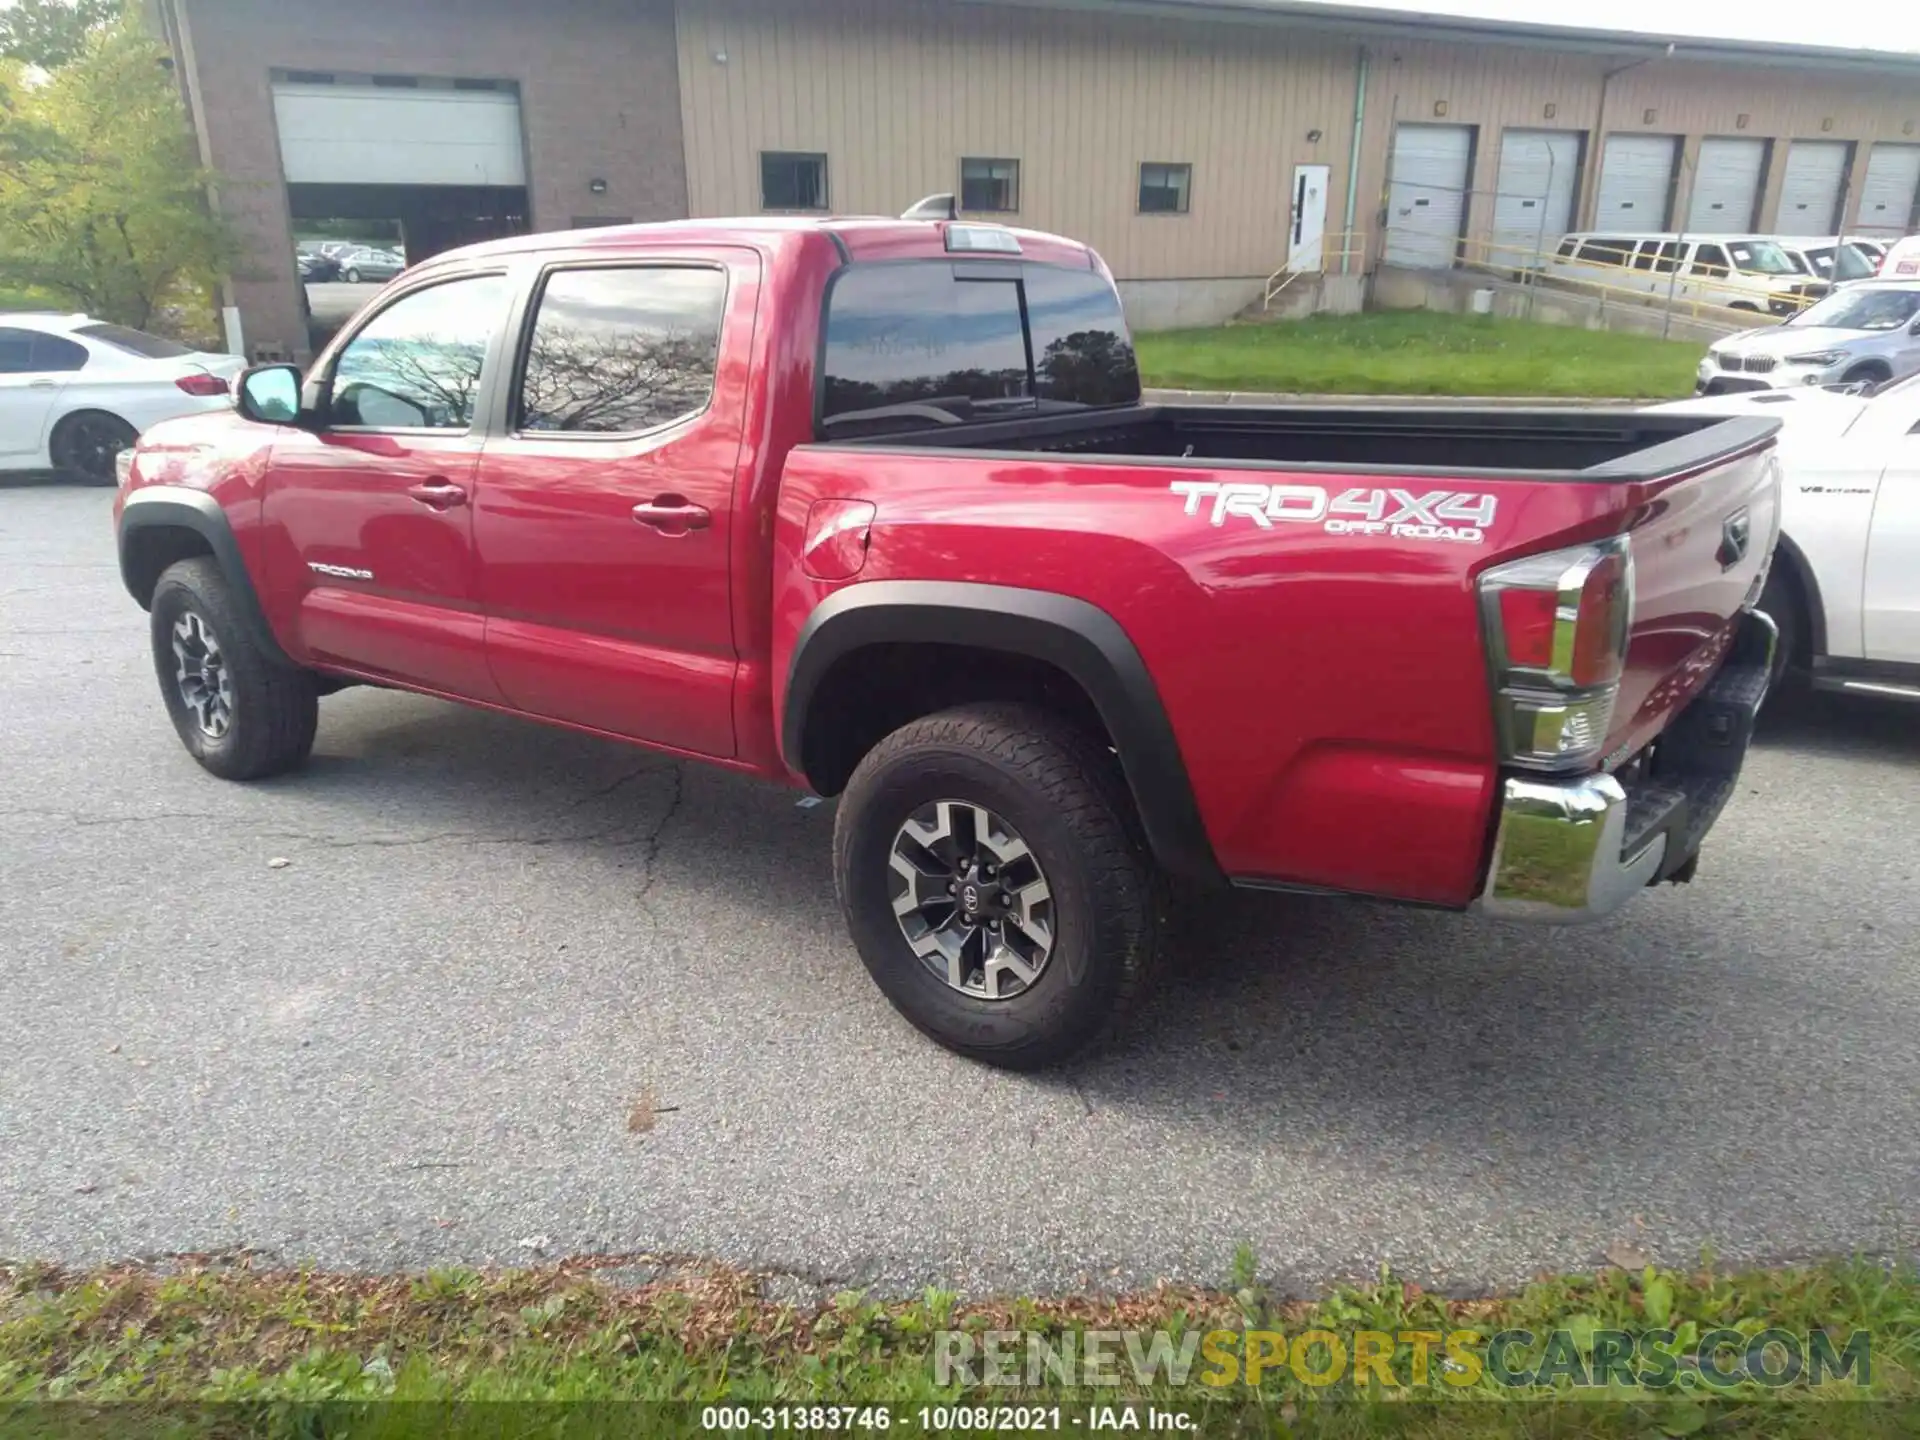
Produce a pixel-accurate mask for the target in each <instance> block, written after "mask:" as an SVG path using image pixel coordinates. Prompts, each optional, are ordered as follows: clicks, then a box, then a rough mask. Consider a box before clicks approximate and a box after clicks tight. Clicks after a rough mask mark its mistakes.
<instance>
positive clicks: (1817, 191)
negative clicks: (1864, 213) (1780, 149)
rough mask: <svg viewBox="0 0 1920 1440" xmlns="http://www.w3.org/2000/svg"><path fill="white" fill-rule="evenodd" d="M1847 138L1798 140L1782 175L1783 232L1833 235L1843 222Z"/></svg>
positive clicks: (1780, 226)
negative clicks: (1841, 202)
mask: <svg viewBox="0 0 1920 1440" xmlns="http://www.w3.org/2000/svg"><path fill="white" fill-rule="evenodd" d="M1850 148H1851V147H1849V146H1848V144H1847V142H1846V141H1844V140H1796V141H1794V142H1793V144H1792V145H1790V146H1789V147H1787V168H1786V170H1785V171H1784V172H1783V173H1782V174H1781V177H1780V219H1779V222H1778V223H1777V224H1776V225H1775V226H1774V228H1775V229H1776V230H1777V231H1778V232H1779V233H1780V234H1782V235H1831V234H1833V233H1834V227H1835V226H1836V225H1838V224H1839V223H1840V187H1841V186H1842V185H1843V184H1845V183H1846V178H1847V152H1848V150H1849V149H1850Z"/></svg>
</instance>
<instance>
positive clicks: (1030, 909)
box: [888, 800, 1054, 1000]
mask: <svg viewBox="0 0 1920 1440" xmlns="http://www.w3.org/2000/svg"><path fill="white" fill-rule="evenodd" d="M888 864H889V866H890V868H891V869H892V871H893V876H892V880H893V914H894V918H895V920H897V921H898V922H899V925H900V933H901V935H902V936H903V937H905V939H906V942H907V945H908V946H909V948H911V949H912V951H913V953H914V954H915V955H917V956H919V957H920V961H921V963H922V964H924V965H925V966H926V967H927V969H928V970H930V971H931V972H932V973H933V974H934V975H936V976H938V977H939V978H940V979H941V980H943V981H944V982H946V984H948V985H949V986H951V987H952V988H953V989H955V990H958V991H960V992H962V993H963V994H966V995H971V996H973V997H974V998H976V999H982V1000H1010V999H1012V998H1013V997H1014V996H1016V995H1019V994H1022V993H1024V992H1025V991H1027V990H1028V989H1030V988H1032V986H1033V984H1034V982H1036V981H1037V980H1038V979H1039V978H1040V975H1041V972H1042V971H1044V970H1045V969H1046V966H1047V961H1048V960H1049V959H1050V958H1051V957H1052V954H1053V944H1054V922H1053V892H1052V890H1051V889H1050V888H1049V887H1048V885H1047V877H1046V874H1045V872H1044V871H1042V870H1041V868H1040V862H1039V861H1038V860H1037V859H1036V858H1035V857H1034V854H1033V852H1032V851H1031V850H1030V849H1028V847H1027V842H1026V841H1025V840H1024V839H1022V838H1021V836H1020V833H1019V832H1018V831H1017V830H1015V829H1014V828H1013V827H1012V826H1011V825H1009V824H1008V823H1007V822H1006V821H1005V820H1004V819H1002V818H1001V817H999V816H997V815H995V814H994V813H993V812H992V811H990V810H988V809H986V808H985V807H983V806H980V805H974V804H971V803H970V802H968V801H964V800H937V801H934V802H933V803H932V804H929V805H923V806H922V807H920V809H918V810H916V811H914V813H913V814H912V815H910V816H908V817H907V819H906V822H905V823H904V824H902V825H901V827H900V829H899V830H898V831H897V832H896V833H895V835H894V839H893V850H892V854H891V855H890V857H889V860H888Z"/></svg>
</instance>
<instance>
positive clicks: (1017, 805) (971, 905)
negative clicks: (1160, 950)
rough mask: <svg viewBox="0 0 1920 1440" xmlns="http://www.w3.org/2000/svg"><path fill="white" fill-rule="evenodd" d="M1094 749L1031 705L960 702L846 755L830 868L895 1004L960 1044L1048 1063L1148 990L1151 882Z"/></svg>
mask: <svg viewBox="0 0 1920 1440" xmlns="http://www.w3.org/2000/svg"><path fill="white" fill-rule="evenodd" d="M1135 829H1136V827H1135V826H1134V825H1133V823H1132V812H1131V806H1130V804H1129V802H1128V799H1127V796H1126V791H1125V787H1124V785H1123V784H1122V783H1121V781H1120V777H1119V776H1118V774H1117V773H1116V767H1115V766H1114V764H1113V763H1112V757H1111V755H1110V754H1109V753H1108V752H1107V751H1106V750H1105V748H1104V747H1103V746H1101V745H1099V744H1097V743H1095V742H1094V741H1092V740H1090V739H1088V738H1087V737H1086V736H1084V735H1082V734H1081V733H1080V732H1079V731H1077V730H1075V729H1074V728H1072V727H1071V726H1068V725H1066V724H1063V723H1062V722H1061V721H1060V720H1058V719H1057V718H1055V717H1054V716H1053V715H1051V714H1049V713H1048V712H1046V711H1043V710H1037V709H1032V708H1029V707H1026V706H1020V705H998V704H996V705H977V706H966V707H963V708H960V709H955V710H947V711H943V712H941V713H940V714H937V715H930V716H927V717H925V718H923V719H920V720H915V721H913V722H911V723H910V724H907V725H904V726H902V727H901V728H900V729H898V730H896V731H894V732H893V734H891V735H889V736H888V737H887V738H886V739H885V740H882V741H881V742H880V743H879V744H878V745H877V746H875V747H874V748H873V750H872V751H870V752H869V753H868V754H867V756H866V758H865V759H863V760H862V761H861V762H860V765H859V767H858V768H857V769H856V770H855V771H854V773H853V778H852V779H851V780H850V781H849V782H848V785H847V790H846V794H845V795H844V796H843V797H842V799H841V802H840V810H839V815H838V818H837V820H836V822H835V825H834V837H833V840H834V846H833V848H834V877H835V885H836V888H837V889H838V892H839V897H840V904H841V908H842V909H843V910H844V912H845V913H846V917H847V925H848V928H849V929H850V930H851V931H852V934H853V940H854V944H855V945H856V946H857V947H858V949H859V951H860V958H861V960H862V961H863V962H864V963H865V964H866V967H867V970H868V972H869V973H870V974H871V975H872V976H873V978H874V981H875V983H876V984H878V985H879V986H880V988H881V990H882V991H883V992H885V994H886V996H887V998H888V999H889V1000H891V1001H892V1002H893V1004H894V1006H895V1008H896V1009H898V1010H899V1011H900V1013H901V1014H902V1015H904V1016H906V1018H907V1019H908V1020H910V1021H911V1022H913V1024H914V1025H916V1026H917V1027H918V1028H919V1029H920V1030H921V1031H922V1032H924V1033H925V1034H926V1035H928V1036H929V1037H931V1038H932V1039H934V1040H937V1041H938V1042H939V1043H940V1044H942V1045H944V1046H946V1047H947V1048H948V1049H950V1050H954V1051H957V1052H958V1053H959V1054H962V1055H966V1056H969V1057H971V1058H973V1059H976V1060H981V1061H985V1062H986V1063H988V1064H990V1065H998V1066H1002V1067H1005V1068H1007V1069H1012V1070H1032V1069H1039V1068H1041V1067H1043V1066H1047V1065H1053V1064H1057V1063H1059V1062H1061V1061H1064V1060H1066V1059H1068V1058H1069V1057H1071V1056H1073V1055H1075V1054H1076V1053H1078V1052H1080V1051H1081V1050H1083V1049H1085V1048H1086V1047H1088V1046H1089V1045H1091V1044H1094V1043H1095V1042H1097V1041H1100V1040H1102V1039H1104V1038H1106V1037H1107V1036H1109V1035H1110V1034H1112V1033H1114V1032H1115V1031H1117V1030H1118V1029H1119V1028H1120V1027H1121V1025H1123V1024H1124V1022H1125V1021H1126V1020H1127V1018H1128V1017H1129V1016H1130V1015H1131V1013H1132V1011H1133V1009H1134V1008H1135V1007H1136V1006H1137V1004H1138V1003H1139V1001H1140V1000H1141V999H1142V998H1143V996H1144V995H1145V993H1146V992H1147V990H1148V988H1149V981H1150V979H1151V976H1152V972H1153V968H1154V959H1155V955H1156V949H1157V944H1156V942H1157V933H1156V932H1157V927H1158V925H1159V921H1160V911H1161V904H1162V890H1163V886H1162V883H1161V879H1160V876H1159V875H1158V873H1157V872H1156V870H1155V868H1154V866H1153V864H1152V862H1151V860H1150V859H1149V858H1148V856H1147V854H1146V852H1145V849H1144V847H1143V846H1142V845H1141V843H1140V841H1139V839H1138V837H1137V835H1136V833H1135Z"/></svg>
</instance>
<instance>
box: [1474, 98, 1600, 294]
mask: <svg viewBox="0 0 1920 1440" xmlns="http://www.w3.org/2000/svg"><path fill="white" fill-rule="evenodd" d="M1579 183H1580V132H1579V131H1578V130H1509V131H1507V132H1506V134H1504V135H1502V136H1501V137H1500V179H1499V181H1498V182H1497V184H1496V189H1497V190H1498V192H1499V193H1498V194H1496V195H1495V196H1494V198H1493V246H1494V248H1493V254H1492V257H1491V259H1492V263H1493V264H1495V265H1502V266H1508V267H1511V268H1513V269H1516V270H1518V269H1521V268H1524V267H1526V266H1530V265H1532V264H1533V263H1534V260H1535V252H1536V250H1537V249H1544V250H1546V251H1547V252H1548V253H1549V254H1551V253H1552V251H1553V247H1554V244H1555V242H1556V241H1558V240H1559V238H1560V237H1561V236H1562V235H1564V234H1566V233H1567V231H1569V230H1571V229H1572V228H1573V195H1574V191H1575V189H1576V188H1577V187H1578V186H1579Z"/></svg>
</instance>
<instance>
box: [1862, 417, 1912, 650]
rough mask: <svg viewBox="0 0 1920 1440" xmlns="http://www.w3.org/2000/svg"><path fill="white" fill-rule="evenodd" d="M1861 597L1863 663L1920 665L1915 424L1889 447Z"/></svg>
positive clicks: (1869, 541) (1876, 503)
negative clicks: (1888, 457)
mask: <svg viewBox="0 0 1920 1440" xmlns="http://www.w3.org/2000/svg"><path fill="white" fill-rule="evenodd" d="M1888 453H1889V455H1890V457H1891V461H1892V463H1891V464H1889V465H1888V466H1887V470H1886V473H1885V474H1884V475H1882V476H1881V477H1880V489H1879V493H1878V494H1876V495H1875V496H1874V501H1873V529H1872V532H1871V533H1870V534H1869V535H1868V537H1867V576H1866V585H1865V587H1864V588H1863V590H1862V593H1861V597H1860V602H1861V603H1860V608H1861V612H1862V617H1861V618H1862V619H1863V620H1864V621H1865V630H1866V634H1865V640H1866V646H1865V649H1866V658H1867V659H1869V660H1898V661H1906V662H1909V663H1912V664H1920V422H1916V427H1915V429H1914V430H1912V431H1909V432H1908V433H1907V434H1905V435H1902V436H1900V437H1898V438H1897V439H1895V440H1894V441H1893V442H1892V444H1891V445H1890V446H1889V447H1888Z"/></svg>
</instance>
